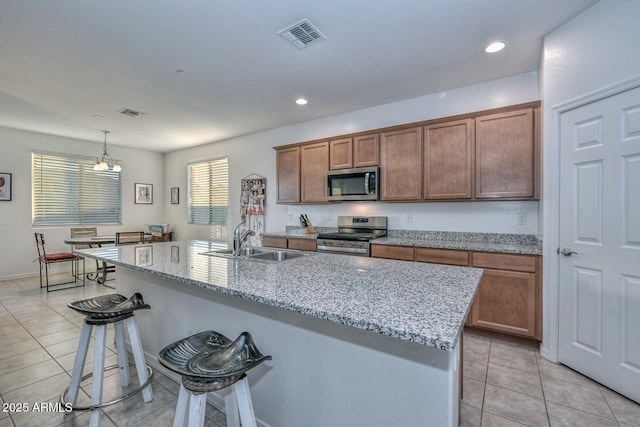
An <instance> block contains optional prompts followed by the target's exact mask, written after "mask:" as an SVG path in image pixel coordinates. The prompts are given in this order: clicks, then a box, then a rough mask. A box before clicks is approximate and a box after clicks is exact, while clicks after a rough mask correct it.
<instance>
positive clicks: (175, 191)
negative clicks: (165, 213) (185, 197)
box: [171, 187, 180, 205]
mask: <svg viewBox="0 0 640 427" xmlns="http://www.w3.org/2000/svg"><path fill="white" fill-rule="evenodd" d="M171 204H172V205H178V204H180V189H179V188H178V187H171Z"/></svg>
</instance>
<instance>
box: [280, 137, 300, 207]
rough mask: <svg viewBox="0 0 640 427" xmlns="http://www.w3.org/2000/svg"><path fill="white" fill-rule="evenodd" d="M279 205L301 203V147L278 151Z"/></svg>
mask: <svg viewBox="0 0 640 427" xmlns="http://www.w3.org/2000/svg"><path fill="white" fill-rule="evenodd" d="M276 181H277V187H278V188H277V190H278V195H277V202H278V203H299V202H300V147H289V148H281V149H278V150H276Z"/></svg>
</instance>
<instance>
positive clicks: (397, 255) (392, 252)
mask: <svg viewBox="0 0 640 427" xmlns="http://www.w3.org/2000/svg"><path fill="white" fill-rule="evenodd" d="M371 257H372V258H387V259H400V260H404V261H413V260H414V255H413V247H412V246H391V245H371Z"/></svg>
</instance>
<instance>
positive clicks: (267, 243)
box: [262, 236, 316, 252]
mask: <svg viewBox="0 0 640 427" xmlns="http://www.w3.org/2000/svg"><path fill="white" fill-rule="evenodd" d="M262 246H264V247H268V248H281V249H287V248H288V249H297V250H301V251H312V252H315V251H316V240H315V239H287V238H286V237H270V236H264V237H262Z"/></svg>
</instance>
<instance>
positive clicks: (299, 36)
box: [278, 19, 327, 49]
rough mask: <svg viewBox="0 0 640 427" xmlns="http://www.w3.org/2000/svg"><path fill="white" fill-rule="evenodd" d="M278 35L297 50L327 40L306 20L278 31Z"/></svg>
mask: <svg viewBox="0 0 640 427" xmlns="http://www.w3.org/2000/svg"><path fill="white" fill-rule="evenodd" d="M278 34H280V35H281V36H282V37H284V38H285V39H287V40H288V41H289V42H291V44H293V45H294V46H295V47H297V48H298V49H304V48H305V47H309V46H312V45H314V44H318V43H320V42H321V41H324V40H326V39H327V38H326V37H325V36H324V34H322V33H321V32H320V31H318V30H317V29H316V27H314V26H313V24H311V22H309V21H308V20H306V19H303V20H302V21H300V22H296V23H295V24H293V25H291V26H289V27H287V28H284V29H282V30H280V31H278Z"/></svg>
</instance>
